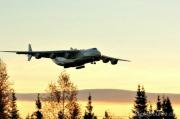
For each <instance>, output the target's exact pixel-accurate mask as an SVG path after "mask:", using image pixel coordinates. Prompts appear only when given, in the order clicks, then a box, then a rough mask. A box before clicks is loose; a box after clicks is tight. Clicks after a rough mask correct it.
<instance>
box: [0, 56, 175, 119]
mask: <svg viewBox="0 0 180 119" xmlns="http://www.w3.org/2000/svg"><path fill="white" fill-rule="evenodd" d="M47 94H48V96H46V97H41V95H40V94H37V99H36V100H35V106H36V110H35V111H34V113H32V114H28V115H27V116H26V119H97V118H98V117H97V116H96V115H95V114H94V112H93V106H92V96H91V94H89V97H88V102H87V106H86V110H85V112H82V110H81V109H80V104H79V103H78V100H77V94H78V91H77V87H76V86H75V85H74V84H73V83H72V82H71V81H70V77H69V75H68V74H67V73H66V72H65V71H64V72H62V73H61V74H60V75H59V77H58V80H57V82H55V83H50V84H49V85H48V90H47ZM16 100H17V98H16V95H15V91H14V90H13V89H12V88H11V85H10V83H9V81H8V75H7V70H6V65H5V63H4V62H3V61H2V60H1V59H0V119H22V117H21V116H20V114H19V110H18V109H17V104H16ZM148 105H149V104H148V103H147V96H146V93H145V90H144V88H143V86H138V90H137V94H136V97H135V102H134V108H133V110H132V113H133V115H131V116H130V117H129V119H176V117H175V114H174V112H173V108H172V105H171V101H170V99H169V98H168V97H162V99H160V96H158V97H157V104H156V108H155V109H153V108H152V105H150V106H148ZM103 119H113V116H112V115H110V113H109V112H107V111H105V113H104V117H103ZM116 119H117V118H116Z"/></svg>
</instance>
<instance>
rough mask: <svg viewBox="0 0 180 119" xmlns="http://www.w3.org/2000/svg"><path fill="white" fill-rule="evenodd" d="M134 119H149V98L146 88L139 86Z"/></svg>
mask: <svg viewBox="0 0 180 119" xmlns="http://www.w3.org/2000/svg"><path fill="white" fill-rule="evenodd" d="M132 111H133V117H132V119H148V114H147V113H148V111H147V96H146V93H145V90H144V87H142V88H141V86H140V85H138V90H137V94H136V99H135V104H134V110H132Z"/></svg>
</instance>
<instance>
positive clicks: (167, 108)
mask: <svg viewBox="0 0 180 119" xmlns="http://www.w3.org/2000/svg"><path fill="white" fill-rule="evenodd" d="M162 109H163V114H164V115H163V117H164V119H176V116H175V114H174V111H173V108H172V105H171V101H170V99H169V98H168V97H167V98H164V99H163V104H162Z"/></svg>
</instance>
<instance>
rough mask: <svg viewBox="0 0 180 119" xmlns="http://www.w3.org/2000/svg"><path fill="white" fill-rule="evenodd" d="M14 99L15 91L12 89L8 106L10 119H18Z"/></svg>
mask: <svg viewBox="0 0 180 119" xmlns="http://www.w3.org/2000/svg"><path fill="white" fill-rule="evenodd" d="M16 100H17V98H16V96H15V92H14V90H13V91H12V97H11V105H10V107H11V109H10V110H11V111H10V116H9V118H10V119H20V116H19V113H18V111H19V110H17V104H16Z"/></svg>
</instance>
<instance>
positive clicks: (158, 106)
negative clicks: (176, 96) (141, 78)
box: [154, 96, 163, 119]
mask: <svg viewBox="0 0 180 119" xmlns="http://www.w3.org/2000/svg"><path fill="white" fill-rule="evenodd" d="M162 114H163V113H162V103H161V99H160V96H158V98H157V103H156V109H155V111H154V117H155V119H163V116H162Z"/></svg>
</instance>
